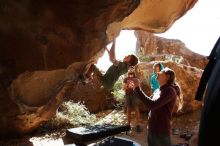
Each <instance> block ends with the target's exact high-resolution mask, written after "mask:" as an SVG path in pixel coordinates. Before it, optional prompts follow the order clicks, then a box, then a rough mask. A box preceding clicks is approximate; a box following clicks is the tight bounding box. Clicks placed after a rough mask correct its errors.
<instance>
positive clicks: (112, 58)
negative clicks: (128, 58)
mask: <svg viewBox="0 0 220 146" xmlns="http://www.w3.org/2000/svg"><path fill="white" fill-rule="evenodd" d="M105 49H106V51H107V52H108V55H109V60H110V61H111V62H112V63H113V64H114V65H118V61H117V60H116V57H115V38H114V39H113V43H112V46H111V49H110V50H108V49H107V48H105Z"/></svg>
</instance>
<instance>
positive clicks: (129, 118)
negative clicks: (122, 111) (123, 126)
mask: <svg viewBox="0 0 220 146" xmlns="http://www.w3.org/2000/svg"><path fill="white" fill-rule="evenodd" d="M127 120H128V125H130V124H131V107H129V106H127Z"/></svg>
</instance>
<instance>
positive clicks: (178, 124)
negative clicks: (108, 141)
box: [0, 111, 200, 146]
mask: <svg viewBox="0 0 220 146" xmlns="http://www.w3.org/2000/svg"><path fill="white" fill-rule="evenodd" d="M108 113H109V111H108ZM141 119H142V120H141V124H140V125H141V129H142V132H136V131H135V126H136V122H135V115H132V123H131V127H132V128H131V131H130V132H128V133H127V135H126V133H121V134H118V135H116V136H119V137H123V138H128V139H130V140H134V141H135V142H137V143H138V144H140V145H141V146H147V115H144V114H142V118H141ZM199 119H200V111H196V112H193V113H190V114H186V115H183V116H180V117H174V118H173V127H174V128H179V129H180V131H181V132H183V131H190V132H192V133H193V134H194V135H196V134H197V132H198V124H199ZM195 127H197V128H195ZM194 129H196V130H194ZM172 142H173V144H178V143H188V141H186V140H185V139H183V138H180V135H172ZM64 145H66V146H74V144H73V140H72V139H71V138H68V137H66V136H65V129H63V130H59V131H41V132H39V133H35V134H33V135H28V136H25V137H23V138H19V139H10V140H2V141H0V146H64ZM90 145H91V144H90Z"/></svg>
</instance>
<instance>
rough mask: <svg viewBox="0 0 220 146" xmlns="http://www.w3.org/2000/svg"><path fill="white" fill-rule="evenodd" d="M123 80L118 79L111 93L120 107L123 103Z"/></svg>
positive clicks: (121, 78)
mask: <svg viewBox="0 0 220 146" xmlns="http://www.w3.org/2000/svg"><path fill="white" fill-rule="evenodd" d="M123 80H124V78H123V77H120V78H119V79H118V81H117V82H116V83H115V85H114V87H113V91H112V94H113V96H114V98H115V100H116V101H117V102H118V103H119V105H122V104H123V103H124V96H125V92H124V90H123V88H122V86H123Z"/></svg>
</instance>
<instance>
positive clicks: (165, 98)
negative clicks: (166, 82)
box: [135, 87, 176, 110]
mask: <svg viewBox="0 0 220 146" xmlns="http://www.w3.org/2000/svg"><path fill="white" fill-rule="evenodd" d="M165 90H166V92H161V94H160V97H159V98H157V99H156V100H153V99H151V98H150V97H148V96H147V95H146V94H145V93H144V92H143V91H142V90H141V89H140V87H136V88H135V92H136V95H137V97H138V98H139V99H140V100H141V101H142V102H143V103H144V104H145V105H146V108H148V109H149V110H154V109H157V108H159V107H161V106H163V105H165V104H167V103H168V102H170V101H171V100H173V99H174V98H175V96H176V92H175V91H174V89H172V88H167V89H165Z"/></svg>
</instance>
